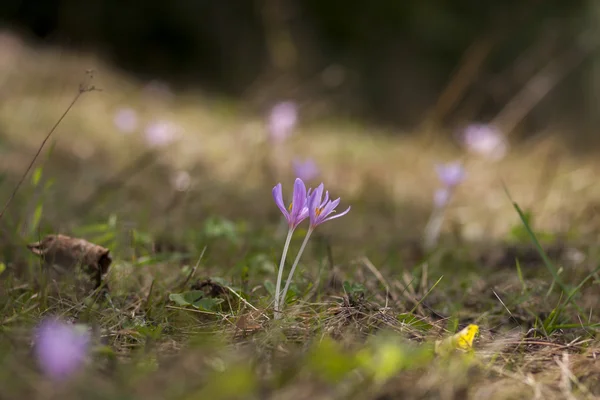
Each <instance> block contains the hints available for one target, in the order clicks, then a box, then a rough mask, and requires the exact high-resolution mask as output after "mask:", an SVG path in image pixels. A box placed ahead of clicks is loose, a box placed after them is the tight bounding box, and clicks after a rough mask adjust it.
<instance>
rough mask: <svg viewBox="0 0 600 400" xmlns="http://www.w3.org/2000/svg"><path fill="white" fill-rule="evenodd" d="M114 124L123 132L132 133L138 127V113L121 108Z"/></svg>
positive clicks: (116, 114) (114, 119)
mask: <svg viewBox="0 0 600 400" xmlns="http://www.w3.org/2000/svg"><path fill="white" fill-rule="evenodd" d="M113 122H114V124H115V126H116V127H117V129H118V130H120V131H121V132H123V133H132V132H134V131H135V130H136V129H137V127H138V117H137V113H136V112H135V111H134V110H133V109H131V108H121V109H119V110H118V111H117V112H116V113H115V116H114V118H113Z"/></svg>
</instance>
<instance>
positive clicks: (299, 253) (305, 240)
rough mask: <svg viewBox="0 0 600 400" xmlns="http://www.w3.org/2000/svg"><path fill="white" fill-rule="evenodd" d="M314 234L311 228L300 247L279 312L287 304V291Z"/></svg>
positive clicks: (286, 283)
mask: <svg viewBox="0 0 600 400" xmlns="http://www.w3.org/2000/svg"><path fill="white" fill-rule="evenodd" d="M312 232H313V230H312V229H311V228H309V229H308V232H306V236H305V237H304V241H303V242H302V246H300V250H299V251H298V255H297V256H296V260H294V265H292V269H291V270H290V274H289V275H288V278H287V281H286V282H285V287H284V288H283V293H282V294H281V304H280V305H279V310H283V305H284V304H285V296H286V295H287V291H288V289H289V288H290V284H291V283H292V277H293V276H294V272H295V271H296V267H297V266H298V262H300V257H302V253H304V248H305V247H306V243H308V239H310V235H311V234H312Z"/></svg>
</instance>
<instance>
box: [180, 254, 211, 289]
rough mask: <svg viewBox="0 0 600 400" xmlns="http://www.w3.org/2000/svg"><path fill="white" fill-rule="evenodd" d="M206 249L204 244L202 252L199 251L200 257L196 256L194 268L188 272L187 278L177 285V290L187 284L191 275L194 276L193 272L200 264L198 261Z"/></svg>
mask: <svg viewBox="0 0 600 400" xmlns="http://www.w3.org/2000/svg"><path fill="white" fill-rule="evenodd" d="M205 251H206V246H204V248H203V249H202V253H200V257H198V261H197V262H196V265H194V268H192V270H191V271H190V273H189V274H188V276H187V278H185V281H183V282H182V283H181V285H179V290H183V289H184V288H185V286H186V285H187V284H188V282H189V281H190V280H191V279H192V277H193V276H194V274H195V273H196V270H197V269H198V267H199V266H200V261H201V260H202V258H203V257H204V252H205Z"/></svg>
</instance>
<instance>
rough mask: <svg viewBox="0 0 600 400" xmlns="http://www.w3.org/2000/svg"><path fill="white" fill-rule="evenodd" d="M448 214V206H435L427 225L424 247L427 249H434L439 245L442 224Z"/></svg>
mask: <svg viewBox="0 0 600 400" xmlns="http://www.w3.org/2000/svg"><path fill="white" fill-rule="evenodd" d="M445 214H446V207H445V206H444V207H435V208H434V209H433V212H432V213H431V216H430V217H429V221H427V225H426V226H425V238H424V248H425V249H426V250H432V249H433V248H434V247H435V246H437V243H438V239H439V237H440V232H441V230H442V224H443V223H444V217H445Z"/></svg>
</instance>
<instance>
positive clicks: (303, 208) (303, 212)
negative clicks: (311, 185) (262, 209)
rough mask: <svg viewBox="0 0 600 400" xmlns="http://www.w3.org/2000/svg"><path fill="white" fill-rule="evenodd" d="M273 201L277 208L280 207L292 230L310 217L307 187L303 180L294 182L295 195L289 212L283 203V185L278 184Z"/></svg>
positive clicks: (274, 189)
mask: <svg viewBox="0 0 600 400" xmlns="http://www.w3.org/2000/svg"><path fill="white" fill-rule="evenodd" d="M273 199H274V200H275V204H276V205H277V207H279V209H280V210H281V212H282V213H283V215H284V216H285V219H287V221H288V225H289V227H290V229H292V230H293V229H296V227H297V226H298V225H300V223H301V222H302V221H304V220H305V219H306V218H307V217H308V207H307V203H306V199H307V193H306V185H304V182H302V179H300V178H296V181H295V182H294V193H293V195H292V204H290V207H289V212H288V209H287V208H286V207H285V204H284V203H283V193H282V189H281V183H278V184H277V185H276V186H275V187H274V188H273Z"/></svg>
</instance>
